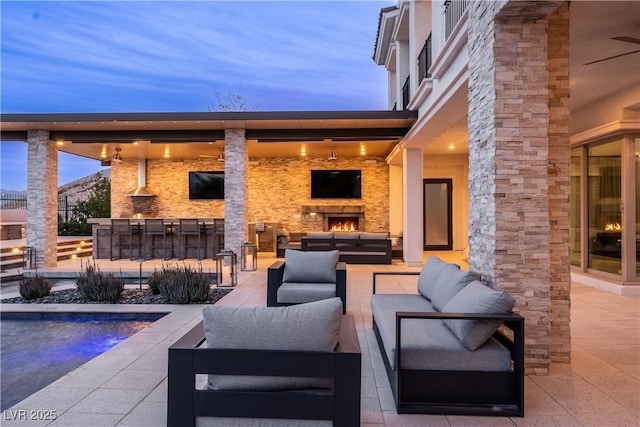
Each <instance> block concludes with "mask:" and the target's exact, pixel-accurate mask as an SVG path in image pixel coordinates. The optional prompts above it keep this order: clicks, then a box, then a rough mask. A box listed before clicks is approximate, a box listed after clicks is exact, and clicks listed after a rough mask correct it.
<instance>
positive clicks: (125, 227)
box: [109, 219, 141, 261]
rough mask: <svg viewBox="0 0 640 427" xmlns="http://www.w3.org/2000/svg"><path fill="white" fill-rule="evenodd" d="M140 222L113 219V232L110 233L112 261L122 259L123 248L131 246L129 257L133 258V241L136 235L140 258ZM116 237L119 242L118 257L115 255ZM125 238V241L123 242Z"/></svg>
mask: <svg viewBox="0 0 640 427" xmlns="http://www.w3.org/2000/svg"><path fill="white" fill-rule="evenodd" d="M140 235H141V233H140V224H138V223H137V222H136V223H132V222H131V220H129V219H112V220H111V234H110V235H109V255H110V258H111V261H113V260H115V259H122V249H124V248H126V247H127V246H128V247H129V248H128V249H129V259H130V260H133V259H134V258H133V242H134V237H137V238H138V245H137V246H138V258H140V257H141V254H140ZM114 238H115V239H116V241H117V242H118V257H117V258H114V257H113V240H114ZM123 238H126V239H124V242H123Z"/></svg>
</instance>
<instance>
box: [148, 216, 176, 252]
mask: <svg viewBox="0 0 640 427" xmlns="http://www.w3.org/2000/svg"><path fill="white" fill-rule="evenodd" d="M170 227H171V226H169V227H167V226H166V225H165V224H164V220H163V219H145V220H144V247H145V258H146V259H152V258H154V255H155V249H162V255H163V258H164V259H165V260H167V259H171V258H173V239H172V236H171V235H170V232H171V230H170ZM156 237H162V244H156V242H155V241H156ZM149 238H151V245H149V244H148V239H149ZM167 238H168V240H169V244H168V245H167ZM147 248H149V255H147V254H146V252H147V251H146V249H147ZM167 249H168V250H169V256H167Z"/></svg>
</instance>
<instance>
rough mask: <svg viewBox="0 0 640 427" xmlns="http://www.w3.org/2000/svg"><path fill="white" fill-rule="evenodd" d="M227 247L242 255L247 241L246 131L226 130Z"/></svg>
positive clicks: (225, 236) (225, 232)
mask: <svg viewBox="0 0 640 427" xmlns="http://www.w3.org/2000/svg"><path fill="white" fill-rule="evenodd" d="M224 153H225V169H226V170H227V172H226V173H225V177H224V193H225V194H224V198H225V200H224V207H225V216H224V218H225V222H224V247H225V249H230V250H232V251H234V252H236V253H240V246H241V245H242V244H243V243H244V242H246V241H247V235H248V230H247V211H248V196H247V173H248V168H249V166H248V161H249V156H248V153H247V144H246V142H245V138H244V129H226V130H225V142H224Z"/></svg>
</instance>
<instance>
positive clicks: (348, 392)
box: [167, 316, 361, 427]
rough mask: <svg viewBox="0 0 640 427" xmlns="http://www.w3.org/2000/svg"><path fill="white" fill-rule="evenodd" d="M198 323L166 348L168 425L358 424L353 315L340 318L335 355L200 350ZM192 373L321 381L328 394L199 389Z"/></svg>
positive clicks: (357, 349)
mask: <svg viewBox="0 0 640 427" xmlns="http://www.w3.org/2000/svg"><path fill="white" fill-rule="evenodd" d="M204 341H205V336H204V327H203V324H202V322H200V323H199V324H198V325H196V326H195V327H194V328H193V329H191V330H190V331H189V332H188V333H187V334H186V335H184V336H183V337H182V338H180V339H179V340H178V341H177V342H176V343H175V344H173V345H172V346H171V347H170V348H169V374H168V401H167V426H168V427H185V426H195V422H196V417H198V416H203V417H207V416H209V417H243V418H283V419H318V420H332V421H333V425H334V426H344V427H347V426H359V425H360V375H361V371H360V369H361V350H360V344H359V341H358V335H357V332H356V327H355V322H354V320H353V317H352V316H343V318H342V324H341V328H340V337H339V342H338V346H337V347H336V349H335V351H334V352H314V351H284V350H229V349H225V350H219V349H210V348H199V347H200V345H202V343H203V342H204ZM196 374H217V375H252V376H296V377H319V378H330V379H332V380H333V388H332V389H330V390H326V391H325V390H322V391H319V390H297V391H217V390H208V389H205V390H197V389H196V386H195V384H196V379H195V377H196Z"/></svg>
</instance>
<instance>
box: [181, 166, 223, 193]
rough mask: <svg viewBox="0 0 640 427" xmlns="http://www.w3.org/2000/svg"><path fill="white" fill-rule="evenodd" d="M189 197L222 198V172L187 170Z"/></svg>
mask: <svg viewBox="0 0 640 427" xmlns="http://www.w3.org/2000/svg"><path fill="white" fill-rule="evenodd" d="M189 199H190V200H198V199H222V200H224V172H223V171H209V172H189Z"/></svg>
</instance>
